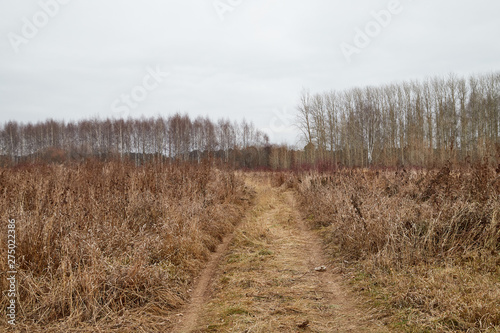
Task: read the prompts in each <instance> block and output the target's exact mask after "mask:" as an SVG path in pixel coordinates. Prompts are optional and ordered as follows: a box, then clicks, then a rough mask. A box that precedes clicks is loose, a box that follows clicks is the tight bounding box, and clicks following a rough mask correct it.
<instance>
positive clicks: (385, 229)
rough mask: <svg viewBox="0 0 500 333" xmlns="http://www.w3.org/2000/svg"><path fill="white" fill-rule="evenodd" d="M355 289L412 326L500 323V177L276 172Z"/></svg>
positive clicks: (494, 327) (481, 327) (446, 328)
mask: <svg viewBox="0 0 500 333" xmlns="http://www.w3.org/2000/svg"><path fill="white" fill-rule="evenodd" d="M276 181H277V183H278V185H279V184H280V183H284V184H286V186H290V187H294V188H296V189H297V191H298V193H299V197H300V200H301V207H302V212H303V214H304V216H305V218H306V219H307V220H308V221H309V223H310V224H311V226H313V227H315V228H320V229H322V231H323V235H324V238H325V241H326V242H327V244H328V247H329V250H330V252H331V255H332V256H333V257H334V258H335V260H336V262H337V265H338V267H341V268H342V270H343V272H344V274H345V277H346V279H348V280H349V281H351V283H352V284H353V286H354V288H355V289H357V290H359V291H360V292H362V293H364V294H365V295H367V296H369V297H370V298H371V300H372V303H373V304H376V305H378V307H379V309H380V311H382V312H385V314H386V315H387V316H388V318H389V319H388V320H389V321H391V322H392V324H393V326H394V327H395V328H401V329H403V330H405V331H408V332H451V331H457V332H459V331H462V332H482V331H484V332H496V331H498V330H500V303H499V300H500V245H499V240H500V223H499V222H500V178H499V175H498V174H497V173H496V172H495V171H494V170H492V169H490V168H488V167H487V166H486V165H478V166H476V167H474V168H469V169H461V170H451V168H450V167H445V168H443V169H441V170H439V171H410V172H406V171H405V170H402V171H398V172H395V171H394V172H390V171H367V170H345V171H342V172H337V173H332V174H307V175H306V174H299V175H279V176H277V177H276Z"/></svg>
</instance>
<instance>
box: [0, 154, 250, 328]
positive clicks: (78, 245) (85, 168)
mask: <svg viewBox="0 0 500 333" xmlns="http://www.w3.org/2000/svg"><path fill="white" fill-rule="evenodd" d="M0 190H1V192H0V219H1V221H4V222H6V221H7V220H8V219H15V220H16V224H17V252H16V256H17V264H18V267H17V270H18V274H17V280H18V302H17V304H18V306H19V308H18V312H17V314H18V319H17V328H18V329H19V330H21V331H29V332H36V331H53V332H59V331H60V332H70V331H75V330H77V329H78V331H89V332H90V331H96V330H104V331H117V332H124V331H151V332H158V331H165V330H167V329H168V327H170V325H171V323H170V322H169V320H168V319H166V318H167V317H166V316H165V315H166V314H169V313H170V312H171V310H172V309H176V308H178V307H179V306H180V305H182V304H183V303H184V302H185V300H186V299H187V298H188V296H187V295H188V294H187V290H188V288H189V286H190V284H191V283H192V281H193V278H194V277H195V276H196V275H197V273H198V272H199V270H200V268H201V267H202V266H203V262H204V261H205V260H206V259H207V257H208V254H209V253H210V251H213V250H214V249H215V248H216V246H217V244H218V243H219V242H220V241H221V240H222V238H223V236H224V235H225V234H226V233H228V232H230V231H231V230H232V229H233V226H234V224H235V223H236V222H237V221H238V220H239V219H240V218H241V216H242V212H243V210H244V207H245V206H248V202H249V199H250V194H249V193H248V191H247V190H246V188H245V187H244V185H243V183H242V182H241V181H240V180H238V178H237V177H236V176H235V175H234V173H233V172H230V171H224V170H220V169H215V168H214V167H212V166H211V165H210V164H209V163H208V162H204V163H203V164H201V165H190V164H163V165H160V164H147V165H145V166H142V167H136V166H134V165H130V164H127V163H119V162H107V163H101V162H96V161H88V162H86V163H83V164H74V165H35V166H33V165H32V166H26V167H18V168H14V169H5V168H3V169H0ZM0 229H1V233H2V235H6V234H7V232H6V223H1V227H0ZM0 270H1V271H2V272H6V271H7V253H6V247H2V248H1V250H0ZM2 275H3V274H2ZM0 281H1V282H0V286H1V289H2V290H7V289H8V288H7V285H6V284H7V281H6V279H5V277H4V276H2V278H1V280H0ZM4 296H5V295H4ZM7 302H8V299H7V298H6V297H2V299H1V303H0V306H1V307H2V308H5V307H6V304H7ZM0 326H1V327H4V328H5V327H7V326H8V325H7V323H6V317H5V316H1V318H0Z"/></svg>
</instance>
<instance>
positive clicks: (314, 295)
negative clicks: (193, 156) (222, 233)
mask: <svg viewBox="0 0 500 333" xmlns="http://www.w3.org/2000/svg"><path fill="white" fill-rule="evenodd" d="M247 183H248V185H249V186H253V187H255V189H256V191H257V197H256V205H255V207H254V208H253V209H252V210H251V211H250V212H249V213H248V214H247V216H246V217H245V219H244V221H243V222H242V224H241V225H240V226H239V228H238V229H237V231H236V232H235V233H234V235H233V236H230V237H229V238H227V239H226V240H225V242H224V243H223V244H222V246H220V247H219V249H218V250H217V252H216V253H215V254H214V255H213V258H212V259H211V261H210V263H209V264H208V266H207V268H206V269H205V270H204V271H203V273H202V275H201V276H200V278H199V280H198V282H197V284H196V287H195V289H194V291H193V297H192V300H191V302H190V303H189V304H187V306H186V307H185V309H184V311H183V313H182V314H183V315H182V316H179V318H180V322H179V324H178V326H177V328H176V329H175V330H174V332H248V333H250V332H388V331H389V329H388V328H386V327H384V326H383V324H381V323H379V322H377V321H376V320H373V315H371V314H370V311H367V308H366V306H364V305H361V303H360V301H359V300H357V299H356V298H355V297H354V296H353V294H351V293H349V292H348V291H347V290H346V288H343V287H342V285H341V282H340V279H341V277H340V276H338V274H336V273H335V272H334V271H335V270H334V268H333V267H331V266H329V265H328V260H327V258H326V257H325V255H324V254H323V250H322V246H321V240H320V238H319V236H318V235H317V234H316V233H315V232H314V231H311V230H309V229H308V228H307V227H306V225H305V223H304V222H303V221H302V220H301V219H300V216H299V213H298V210H297V208H296V204H295V201H294V197H293V193H292V192H291V191H285V190H282V189H276V188H272V187H271V186H270V184H269V181H268V180H264V179H260V180H259V179H257V178H256V177H254V178H251V179H248V180H247ZM322 265H325V266H326V267H327V269H326V271H325V272H318V271H316V270H315V268H316V267H318V266H322Z"/></svg>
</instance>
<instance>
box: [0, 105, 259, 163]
mask: <svg viewBox="0 0 500 333" xmlns="http://www.w3.org/2000/svg"><path fill="white" fill-rule="evenodd" d="M268 145H269V138H268V136H267V135H266V134H264V133H263V132H262V131H260V130H259V129H257V128H256V127H255V126H254V124H253V123H252V122H247V121H246V120H243V121H241V122H239V123H238V122H231V121H229V120H227V119H220V120H218V121H216V122H214V121H212V120H210V119H209V118H208V117H198V118H196V119H194V120H192V119H191V118H190V117H189V116H188V115H182V114H179V113H177V114H175V115H172V116H169V117H166V118H164V117H156V118H142V119H131V118H129V119H89V120H80V121H76V122H67V123H66V122H64V121H55V120H53V119H50V120H47V121H44V122H38V123H26V124H25V123H18V122H16V121H9V122H7V123H5V124H4V125H3V126H1V127H0V159H1V161H2V164H4V165H5V164H10V165H12V164H18V163H25V162H38V161H66V160H80V159H85V158H89V157H94V158H99V159H104V160H105V159H111V158H121V159H124V158H129V159H130V158H131V159H133V160H135V162H136V163H143V162H144V161H146V160H158V161H171V160H183V161H197V162H199V161H200V160H201V159H203V158H208V157H217V158H220V159H221V160H223V161H224V162H228V163H229V162H232V163H233V164H235V165H236V164H238V166H246V167H255V166H257V165H258V164H265V163H267V162H266V161H264V160H263V158H264V157H263V155H264V154H263V150H264V148H265V147H266V146H268Z"/></svg>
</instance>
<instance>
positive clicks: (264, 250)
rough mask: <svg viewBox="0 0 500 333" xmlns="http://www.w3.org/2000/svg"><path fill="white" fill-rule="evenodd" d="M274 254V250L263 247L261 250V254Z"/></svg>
mask: <svg viewBox="0 0 500 333" xmlns="http://www.w3.org/2000/svg"><path fill="white" fill-rule="evenodd" d="M272 254H273V251H271V250H268V249H262V250H260V251H259V255H260V256H270V255H272Z"/></svg>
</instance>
